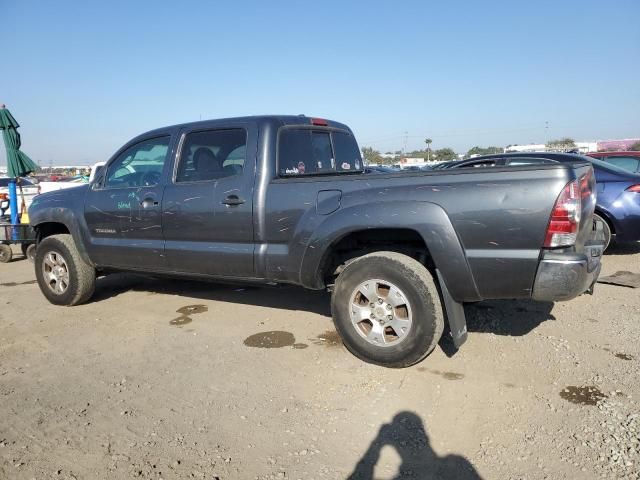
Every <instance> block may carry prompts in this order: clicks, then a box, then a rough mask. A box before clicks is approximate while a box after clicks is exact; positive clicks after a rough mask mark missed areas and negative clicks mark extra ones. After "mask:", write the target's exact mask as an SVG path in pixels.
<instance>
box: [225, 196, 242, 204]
mask: <svg viewBox="0 0 640 480" xmlns="http://www.w3.org/2000/svg"><path fill="white" fill-rule="evenodd" d="M222 203H223V204H225V205H227V206H229V207H230V206H233V205H242V204H243V203H244V198H240V197H239V196H238V195H229V196H228V197H227V198H225V199H224V200H223V201H222Z"/></svg>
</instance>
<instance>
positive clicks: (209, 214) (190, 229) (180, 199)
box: [162, 124, 257, 277]
mask: <svg viewBox="0 0 640 480" xmlns="http://www.w3.org/2000/svg"><path fill="white" fill-rule="evenodd" d="M256 131H257V130H256V128H255V127H254V126H253V125H246V124H237V125H234V124H230V125H225V126H224V127H220V128H211V129H206V130H185V131H183V132H182V138H181V141H180V143H181V147H180V152H179V154H178V156H177V164H176V166H175V168H174V173H173V176H172V179H171V180H170V181H168V182H167V186H166V187H165V191H164V197H163V199H162V229H163V233H164V238H165V251H166V256H167V262H168V267H169V269H170V270H172V271H175V272H187V273H198V274H206V275H211V276H221V277H251V276H253V275H254V266H253V253H254V239H253V182H254V171H255V162H256V151H257V134H256Z"/></svg>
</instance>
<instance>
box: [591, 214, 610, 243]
mask: <svg viewBox="0 0 640 480" xmlns="http://www.w3.org/2000/svg"><path fill="white" fill-rule="evenodd" d="M593 219H594V220H595V221H596V222H599V223H601V224H602V233H603V234H604V248H603V249H602V251H603V252H604V251H606V250H607V248H609V246H610V245H611V238H612V234H611V226H610V225H609V222H607V221H606V220H605V219H604V218H602V217H601V216H600V215H598V214H597V213H594V214H593Z"/></svg>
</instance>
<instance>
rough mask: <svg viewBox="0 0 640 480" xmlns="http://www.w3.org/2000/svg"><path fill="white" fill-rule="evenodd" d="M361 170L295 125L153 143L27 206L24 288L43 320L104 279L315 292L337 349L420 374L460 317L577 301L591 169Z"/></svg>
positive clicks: (593, 254) (192, 132)
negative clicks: (27, 281) (42, 306)
mask: <svg viewBox="0 0 640 480" xmlns="http://www.w3.org/2000/svg"><path fill="white" fill-rule="evenodd" d="M363 168H364V166H363V163H362V159H361V157H360V152H359V149H358V145H357V143H356V140H355V138H354V136H353V133H352V132H351V130H350V129H349V128H348V127H347V126H346V125H343V124H341V123H337V122H333V121H328V120H324V119H318V118H310V117H306V116H302V115H301V116H259V117H246V118H232V119H223V120H212V121H203V122H196V123H188V124H183V125H176V126H172V127H166V128H160V129H157V130H153V131H151V132H148V133H145V134H143V135H140V136H138V137H136V138H134V139H133V140H131V141H130V142H129V143H127V144H126V145H124V146H123V147H122V148H121V149H120V150H119V151H118V152H116V154H115V155H114V156H113V157H112V158H111V159H110V160H109V161H108V162H107V165H106V167H105V168H104V169H102V171H101V172H100V174H99V175H98V176H97V177H96V179H95V180H94V181H93V182H92V183H91V184H90V185H87V186H82V187H78V188H73V189H68V190H61V191H57V192H51V193H47V194H43V195H40V196H38V197H36V199H35V200H34V202H33V204H32V206H31V208H30V210H29V215H30V219H31V224H32V226H33V227H34V228H35V230H36V232H37V239H38V247H37V253H36V261H35V271H36V276H37V280H38V284H39V286H40V289H41V290H42V293H43V294H44V295H45V296H46V297H47V299H48V300H49V301H50V302H52V303H54V304H56V305H76V304H79V303H82V302H86V301H87V300H89V299H90V298H91V295H92V294H93V292H94V288H95V281H96V276H99V275H105V274H108V273H110V272H114V271H132V272H147V273H153V274H154V275H157V274H166V275H167V276H181V277H190V278H200V279H215V280H217V281H229V282H239V281H240V282H254V283H258V284H269V285H277V284H295V285H301V286H303V287H305V288H309V289H325V288H326V289H329V290H330V291H332V300H331V308H332V314H333V319H334V322H335V326H336V329H337V330H338V332H339V333H340V335H341V337H342V339H343V342H344V344H345V345H346V347H347V348H348V349H349V350H350V351H351V352H352V353H353V354H355V355H356V356H357V357H359V358H361V359H363V360H365V361H368V362H372V363H376V364H379V365H384V366H388V367H403V366H408V365H411V364H414V363H416V362H418V361H420V360H422V359H423V358H424V357H426V356H427V355H428V354H429V353H430V352H431V351H432V350H433V348H434V347H435V346H436V344H437V343H438V341H439V340H440V338H441V336H442V334H443V332H444V331H445V329H446V331H447V332H448V334H450V335H451V337H452V339H453V342H454V344H455V345H456V346H458V347H459V346H460V345H461V344H462V343H463V342H464V340H465V339H466V332H467V329H466V321H465V316H464V309H463V304H464V303H465V302H477V301H480V300H483V299H506V298H509V299H511V298H533V299H535V300H540V301H556V300H569V299H571V298H574V297H576V296H577V295H580V294H581V293H583V292H586V291H591V289H592V287H593V284H594V282H595V281H596V279H597V276H598V274H599V272H600V256H601V254H602V245H601V243H599V242H598V241H597V240H596V239H595V238H596V236H595V235H594V230H593V228H594V227H593V221H592V215H593V211H594V207H595V193H594V192H595V188H594V183H595V181H594V177H593V174H592V169H591V166H590V165H589V163H588V162H584V163H582V162H578V163H576V164H553V165H541V164H538V165H520V166H510V167H505V168H491V169H482V168H470V169H456V170H440V171H433V172H416V173H390V174H378V175H372V174H365V173H363ZM449 332H450V333H449Z"/></svg>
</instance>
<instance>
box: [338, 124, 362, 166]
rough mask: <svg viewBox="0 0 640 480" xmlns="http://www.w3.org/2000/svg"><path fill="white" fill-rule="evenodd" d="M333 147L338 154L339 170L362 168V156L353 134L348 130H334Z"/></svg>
mask: <svg viewBox="0 0 640 480" xmlns="http://www.w3.org/2000/svg"><path fill="white" fill-rule="evenodd" d="M333 148H334V149H335V154H336V168H337V170H338V171H339V172H340V171H349V170H360V168H361V167H362V158H360V149H359V148H358V143H357V142H356V139H355V138H353V135H350V134H348V133H346V132H333Z"/></svg>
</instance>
